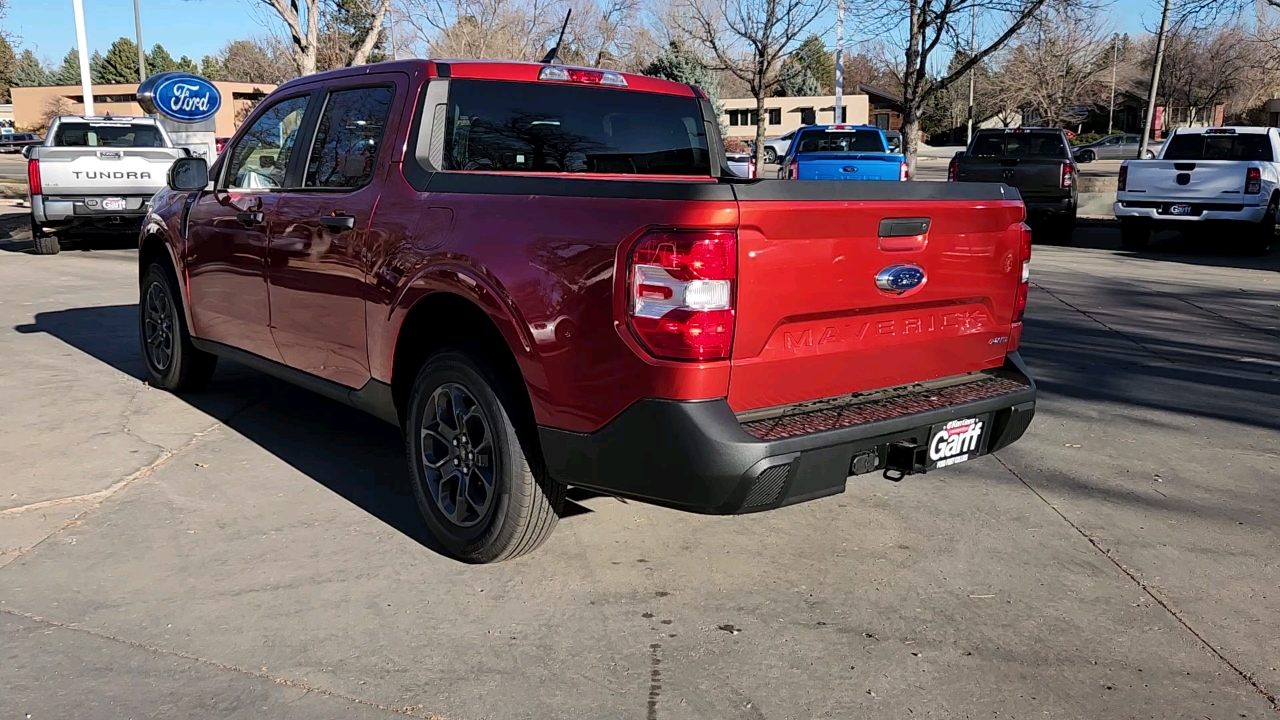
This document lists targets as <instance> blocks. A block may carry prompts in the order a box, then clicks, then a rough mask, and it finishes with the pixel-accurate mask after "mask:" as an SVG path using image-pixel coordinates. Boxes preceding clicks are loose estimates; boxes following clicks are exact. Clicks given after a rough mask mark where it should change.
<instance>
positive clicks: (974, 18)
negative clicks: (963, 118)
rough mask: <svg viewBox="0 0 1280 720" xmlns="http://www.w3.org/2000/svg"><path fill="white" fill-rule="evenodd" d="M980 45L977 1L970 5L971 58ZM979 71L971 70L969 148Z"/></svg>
mask: <svg viewBox="0 0 1280 720" xmlns="http://www.w3.org/2000/svg"><path fill="white" fill-rule="evenodd" d="M977 44H978V4H977V0H970V3H969V57H973V54H974V52H975V49H976V46H977ZM977 69H978V66H977V65H974V66H973V67H971V68H969V127H968V130H967V131H966V132H965V136H964V142H965V146H966V147H967V146H968V145H969V143H971V142H973V79H974V78H973V75H974V72H975V71H976V70H977Z"/></svg>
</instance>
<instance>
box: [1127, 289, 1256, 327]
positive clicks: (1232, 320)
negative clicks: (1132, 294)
mask: <svg viewBox="0 0 1280 720" xmlns="http://www.w3.org/2000/svg"><path fill="white" fill-rule="evenodd" d="M1151 291H1152V292H1156V293H1160V294H1162V295H1168V296H1169V297H1171V298H1174V299H1175V300H1181V301H1182V302H1184V303H1186V304H1188V305H1190V306H1191V307H1193V308H1195V309H1197V310H1199V311H1201V312H1205V313H1208V314H1210V315H1212V316H1214V317H1216V318H1219V319H1222V320H1226V321H1227V322H1229V323H1233V324H1235V325H1239V326H1240V327H1242V328H1244V329H1246V330H1252V331H1253V332H1259V333H1262V334H1264V335H1270V336H1272V337H1276V338H1280V332H1277V331H1275V330H1272V329H1271V328H1261V327H1256V326H1254V325H1250V324H1249V323H1247V322H1244V321H1242V320H1237V319H1235V318H1233V317H1231V316H1229V315H1223V314H1222V313H1220V312H1217V311H1215V310H1210V309H1209V308H1207V307H1204V306H1202V305H1197V304H1196V303H1193V302H1191V301H1190V300H1188V299H1186V298H1184V297H1182V296H1181V295H1176V294H1174V293H1171V292H1161V291H1160V290H1156V289H1155V288H1151Z"/></svg>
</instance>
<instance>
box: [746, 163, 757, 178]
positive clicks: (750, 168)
mask: <svg viewBox="0 0 1280 720" xmlns="http://www.w3.org/2000/svg"><path fill="white" fill-rule="evenodd" d="M747 177H749V178H751V179H752V180H754V179H755V178H756V161H755V160H751V161H750V162H748V163H747Z"/></svg>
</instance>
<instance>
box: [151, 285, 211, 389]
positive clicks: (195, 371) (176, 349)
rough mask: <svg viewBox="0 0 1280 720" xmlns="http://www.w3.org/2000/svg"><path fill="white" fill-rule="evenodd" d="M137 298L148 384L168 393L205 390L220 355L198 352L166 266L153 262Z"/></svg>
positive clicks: (176, 287) (175, 286)
mask: <svg viewBox="0 0 1280 720" xmlns="http://www.w3.org/2000/svg"><path fill="white" fill-rule="evenodd" d="M140 290H141V292H140V296H139V298H138V341H139V343H140V345H141V347H140V349H141V351H142V361H143V363H144V364H145V365H146V366H147V384H149V385H151V386H152V387H156V388H160V389H161V390H168V391H169V392H187V391H194V390H199V389H201V388H203V387H204V386H205V385H208V384H209V380H210V379H211V378H212V377H213V371H214V368H215V367H216V366H217V364H218V356H217V355H212V354H210V353H207V352H204V351H202V350H197V349H196V347H195V346H194V345H192V344H191V334H190V333H189V332H188V330H187V321H186V318H185V316H184V315H183V312H182V305H181V304H180V302H179V300H178V298H180V297H181V294H180V293H179V292H178V283H177V281H176V280H174V276H173V273H172V272H171V271H170V270H169V267H168V266H167V265H162V264H161V263H158V262H157V263H151V265H150V266H148V267H147V272H146V274H144V275H143V276H142V285H141V287H140Z"/></svg>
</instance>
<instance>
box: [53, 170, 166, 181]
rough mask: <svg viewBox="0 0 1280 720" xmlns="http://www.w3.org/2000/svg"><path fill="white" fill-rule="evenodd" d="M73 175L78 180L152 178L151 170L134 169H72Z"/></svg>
mask: <svg viewBox="0 0 1280 720" xmlns="http://www.w3.org/2000/svg"><path fill="white" fill-rule="evenodd" d="M71 174H72V175H75V176H76V179H77V180H150V179H151V173H149V172H134V171H132V170H84V171H77V170H72V171H71Z"/></svg>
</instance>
